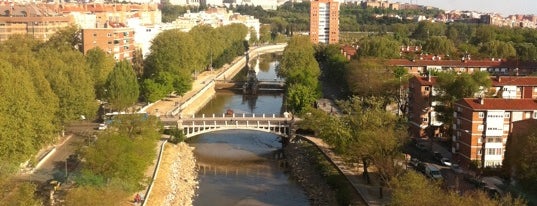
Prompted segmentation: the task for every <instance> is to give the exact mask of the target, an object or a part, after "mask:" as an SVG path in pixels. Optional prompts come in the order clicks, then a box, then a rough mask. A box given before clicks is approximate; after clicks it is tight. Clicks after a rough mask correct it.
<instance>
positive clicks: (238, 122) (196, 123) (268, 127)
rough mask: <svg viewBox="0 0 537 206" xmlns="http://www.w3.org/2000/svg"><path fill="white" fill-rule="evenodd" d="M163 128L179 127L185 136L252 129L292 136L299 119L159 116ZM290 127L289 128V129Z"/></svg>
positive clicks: (252, 115) (266, 116)
mask: <svg viewBox="0 0 537 206" xmlns="http://www.w3.org/2000/svg"><path fill="white" fill-rule="evenodd" d="M160 120H161V122H162V123H163V124H164V127H165V128H179V129H182V130H183V133H184V134H185V135H186V137H187V138H190V137H193V136H196V135H199V134H204V133H209V132H214V131H222V130H236V129H240V130H254V131H262V132H268V133H272V134H276V135H278V136H282V137H287V138H292V136H293V135H294V134H293V132H292V130H293V126H294V123H295V122H297V121H300V119H294V118H292V117H290V116H289V115H288V116H287V117H286V116H280V115H275V114H270V115H266V114H261V115H259V114H241V115H237V114H231V115H226V114H221V115H215V114H213V115H211V116H205V115H201V116H198V117H196V116H194V115H192V116H191V117H182V118H178V117H160ZM290 128H291V129H290Z"/></svg>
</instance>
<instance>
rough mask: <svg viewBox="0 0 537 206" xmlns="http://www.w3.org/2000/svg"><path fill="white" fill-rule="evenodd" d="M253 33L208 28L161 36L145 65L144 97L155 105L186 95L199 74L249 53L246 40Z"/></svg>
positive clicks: (232, 28)
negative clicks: (167, 99) (162, 99)
mask: <svg viewBox="0 0 537 206" xmlns="http://www.w3.org/2000/svg"><path fill="white" fill-rule="evenodd" d="M248 32H250V31H249V30H248V28H246V26H244V25H242V24H231V25H227V26H223V27H218V28H212V27H210V26H207V25H201V26H197V27H194V28H193V29H192V30H190V31H189V32H188V33H187V32H182V31H179V30H177V29H174V30H167V31H164V32H162V33H160V34H159V35H158V36H157V37H155V39H154V40H153V44H152V46H151V48H150V49H151V54H150V55H149V56H148V57H147V58H146V60H145V61H144V71H143V76H142V82H143V83H142V97H143V99H144V100H147V101H150V102H154V101H156V100H159V99H161V98H163V97H165V96H166V95H168V94H170V93H171V92H176V93H177V94H179V95H182V94H184V93H185V92H187V91H188V90H190V89H191V87H192V81H193V78H195V77H196V76H197V74H198V73H199V72H202V71H205V70H208V69H212V68H213V67H215V68H219V67H221V66H223V65H224V64H225V63H227V62H231V60H233V58H235V57H236V56H240V55H243V54H244V52H245V51H247V50H248V43H247V42H245V40H244V38H245V37H246V35H247V34H248Z"/></svg>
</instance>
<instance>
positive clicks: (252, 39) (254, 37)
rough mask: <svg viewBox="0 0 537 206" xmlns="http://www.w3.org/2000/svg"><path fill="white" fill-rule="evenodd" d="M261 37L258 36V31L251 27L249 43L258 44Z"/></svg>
mask: <svg viewBox="0 0 537 206" xmlns="http://www.w3.org/2000/svg"><path fill="white" fill-rule="evenodd" d="M258 41H259V39H258V38H257V32H256V31H255V29H253V28H251V29H250V39H249V40H248V43H249V45H256V44H257V42H258Z"/></svg>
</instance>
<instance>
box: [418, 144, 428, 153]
mask: <svg viewBox="0 0 537 206" xmlns="http://www.w3.org/2000/svg"><path fill="white" fill-rule="evenodd" d="M416 147H417V148H418V150H420V151H427V147H426V146H425V145H424V144H423V143H416Z"/></svg>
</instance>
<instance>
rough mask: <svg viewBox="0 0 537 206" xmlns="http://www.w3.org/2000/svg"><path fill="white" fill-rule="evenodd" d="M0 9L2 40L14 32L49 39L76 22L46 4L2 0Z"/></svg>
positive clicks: (0, 39)
mask: <svg viewBox="0 0 537 206" xmlns="http://www.w3.org/2000/svg"><path fill="white" fill-rule="evenodd" d="M0 11H2V12H1V13H0V42H1V41H5V40H7V39H8V38H9V36H11V35H14V34H23V35H30V36H33V37H35V38H36V39H38V40H42V41H47V40H48V39H49V38H50V37H51V36H52V35H53V34H54V33H56V32H57V31H58V30H60V29H62V28H65V27H67V26H69V25H71V24H73V23H74V20H73V18H72V17H71V16H64V15H63V14H61V13H57V12H55V11H53V10H50V9H48V8H47V7H45V6H44V5H35V4H28V5H18V4H13V3H7V2H0Z"/></svg>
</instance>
